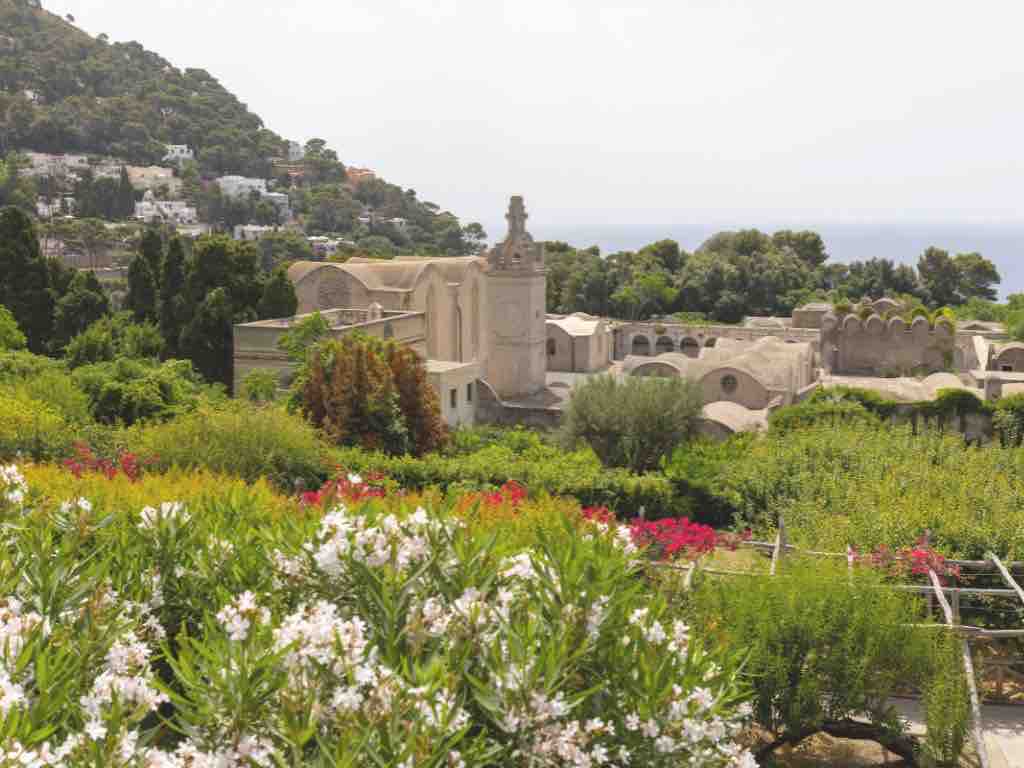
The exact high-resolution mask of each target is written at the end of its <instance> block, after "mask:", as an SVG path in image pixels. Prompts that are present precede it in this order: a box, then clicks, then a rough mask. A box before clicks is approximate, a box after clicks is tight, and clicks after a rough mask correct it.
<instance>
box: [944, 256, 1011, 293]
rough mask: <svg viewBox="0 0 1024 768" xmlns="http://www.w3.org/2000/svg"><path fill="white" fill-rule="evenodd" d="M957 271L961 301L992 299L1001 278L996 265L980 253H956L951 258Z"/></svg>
mask: <svg viewBox="0 0 1024 768" xmlns="http://www.w3.org/2000/svg"><path fill="white" fill-rule="evenodd" d="M953 263H954V264H955V265H956V269H957V272H958V273H959V278H960V279H959V294H960V298H961V301H967V300H969V299H985V300H987V301H994V300H995V298H996V295H997V294H996V289H995V287H994V286H997V285H999V283H1000V281H1001V278H1000V276H999V270H998V269H996V265H995V264H993V263H992V262H991V261H989V260H988V259H986V258H985V257H984V256H982V255H981V254H980V253H958V254H957V255H956V257H955V258H954V259H953Z"/></svg>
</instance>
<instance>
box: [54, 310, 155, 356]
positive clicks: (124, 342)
mask: <svg viewBox="0 0 1024 768" xmlns="http://www.w3.org/2000/svg"><path fill="white" fill-rule="evenodd" d="M163 349H164V339H163V336H161V335H160V329H159V328H157V326H156V325H155V324H154V323H152V322H149V321H146V322H143V323H135V322H132V316H131V313H129V312H119V313H117V314H116V315H108V316H105V317H101V318H100V319H99V320H97V321H96V322H95V323H93V324H92V325H90V326H89V327H88V328H86V329H85V330H84V331H82V332H81V333H80V334H78V335H77V336H75V337H74V338H73V339H72V340H71V341H70V343H69V344H68V346H67V349H66V350H65V351H64V358H65V360H66V361H67V364H68V365H69V366H70V367H71V368H78V367H79V366H83V365H90V364H92V363H102V362H112V361H114V360H117V359H119V358H122V357H131V358H136V359H139V360H156V359H158V358H159V357H160V355H161V354H162V353H163Z"/></svg>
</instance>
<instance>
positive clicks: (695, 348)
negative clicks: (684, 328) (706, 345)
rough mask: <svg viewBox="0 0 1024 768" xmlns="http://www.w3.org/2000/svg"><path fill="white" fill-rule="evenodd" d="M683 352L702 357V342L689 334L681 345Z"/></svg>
mask: <svg viewBox="0 0 1024 768" xmlns="http://www.w3.org/2000/svg"><path fill="white" fill-rule="evenodd" d="M679 348H680V349H681V350H682V353H683V354H684V355H686V356H687V357H700V342H699V341H697V340H696V339H692V338H690V337H689V336H687V337H686V338H685V339H683V343H682V344H680V345H679Z"/></svg>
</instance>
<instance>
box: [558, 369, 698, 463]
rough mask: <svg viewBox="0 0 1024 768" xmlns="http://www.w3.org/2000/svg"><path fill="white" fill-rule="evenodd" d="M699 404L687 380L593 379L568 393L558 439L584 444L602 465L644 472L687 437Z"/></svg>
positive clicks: (694, 388)
mask: <svg viewBox="0 0 1024 768" xmlns="http://www.w3.org/2000/svg"><path fill="white" fill-rule="evenodd" d="M702 405H703V401H702V398H701V393H700V387H699V385H698V384H696V383H694V382H692V381H691V380H689V379H683V378H660V377H635V376H630V377H626V378H618V377H615V376H611V375H603V376H595V377H592V378H590V379H588V380H587V381H586V382H585V383H583V384H581V385H579V386H577V387H576V389H574V390H573V393H572V397H571V398H570V400H569V403H568V405H567V406H566V408H565V412H564V414H563V416H562V426H561V441H562V444H563V445H565V446H566V447H567V448H569V449H570V450H571V449H572V448H574V447H575V446H576V445H577V443H580V442H583V443H586V444H587V445H589V446H590V447H591V448H592V449H593V451H594V453H596V454H597V456H598V458H600V459H601V462H602V463H603V464H604V465H605V466H607V467H625V468H627V469H630V470H632V471H634V472H647V471H650V470H652V469H655V468H657V466H658V465H659V463H660V462H661V460H662V459H663V458H664V457H665V456H667V455H668V454H670V453H671V452H672V451H673V450H674V449H675V448H676V447H677V446H678V445H679V444H680V443H683V442H685V441H686V440H688V439H689V438H690V437H691V435H692V434H693V430H694V428H695V423H696V419H697V417H698V416H699V415H700V410H701V407H702Z"/></svg>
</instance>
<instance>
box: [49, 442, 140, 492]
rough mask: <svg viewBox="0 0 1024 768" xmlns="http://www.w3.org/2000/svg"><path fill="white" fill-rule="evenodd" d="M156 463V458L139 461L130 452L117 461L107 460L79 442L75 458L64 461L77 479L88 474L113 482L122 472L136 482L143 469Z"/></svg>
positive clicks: (123, 453) (125, 452)
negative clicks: (101, 476)
mask: <svg viewBox="0 0 1024 768" xmlns="http://www.w3.org/2000/svg"><path fill="white" fill-rule="evenodd" d="M155 461H156V459H155V458H149V459H145V460H144V461H139V457H138V456H136V455H135V454H134V453H131V452H129V451H122V452H121V454H120V455H119V456H118V457H117V459H116V460H112V459H105V458H101V457H99V456H97V455H96V454H95V453H93V450H92V448H90V447H89V445H88V444H87V443H82V442H77V443H75V455H74V458H70V459H64V466H65V468H67V470H68V471H69V472H71V474H73V475H74V476H75V477H77V478H81V477H82V475H84V474H85V473H87V472H88V473H98V474H101V475H103V476H104V477H106V478H107V479H108V480H112V479H113V478H115V477H116V476H117V474H118V472H120V473H121V474H123V475H124V476H125V477H127V478H128V479H129V480H131V481H132V482H135V481H136V480H138V479H139V477H140V476H141V475H142V468H143V467H144V466H146V465H148V464H152V463H153V462H155Z"/></svg>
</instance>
